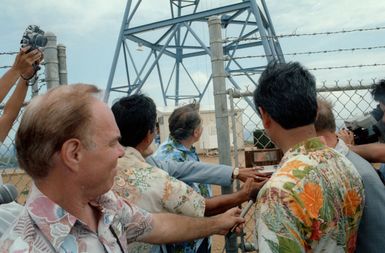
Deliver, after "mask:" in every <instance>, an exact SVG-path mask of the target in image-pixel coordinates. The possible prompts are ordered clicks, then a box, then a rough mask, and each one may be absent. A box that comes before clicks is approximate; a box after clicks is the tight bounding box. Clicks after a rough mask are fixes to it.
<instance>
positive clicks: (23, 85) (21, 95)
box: [0, 79, 28, 141]
mask: <svg viewBox="0 0 385 253" xmlns="http://www.w3.org/2000/svg"><path fill="white" fill-rule="evenodd" d="M27 90H28V86H27V81H25V80H23V79H19V82H18V84H17V86H16V88H15V91H14V92H13V94H12V96H11V97H10V98H9V100H8V101H7V103H6V104H5V106H4V110H3V115H2V116H1V117H0V141H4V139H5V138H6V137H7V135H8V132H9V130H10V129H11V128H12V125H13V122H14V121H15V120H16V118H17V115H18V114H19V111H20V109H21V107H22V105H23V102H24V99H25V96H26V94H27Z"/></svg>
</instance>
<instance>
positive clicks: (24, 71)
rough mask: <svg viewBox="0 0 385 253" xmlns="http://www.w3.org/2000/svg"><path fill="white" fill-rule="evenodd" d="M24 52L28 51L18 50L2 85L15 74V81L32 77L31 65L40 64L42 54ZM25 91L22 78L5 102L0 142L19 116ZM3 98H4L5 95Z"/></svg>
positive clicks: (37, 51) (36, 51) (24, 49)
mask: <svg viewBox="0 0 385 253" xmlns="http://www.w3.org/2000/svg"><path fill="white" fill-rule="evenodd" d="M26 50H28V48H22V49H21V50H20V53H19V54H18V55H17V56H16V60H15V63H14V65H13V67H12V69H11V70H10V71H8V72H7V73H9V72H10V74H9V75H7V73H6V75H5V77H6V78H5V82H4V85H7V84H9V83H6V81H10V80H14V77H12V76H13V75H15V73H17V78H16V80H17V79H18V78H19V77H20V76H21V75H22V76H27V77H30V76H33V75H34V71H35V70H34V69H33V67H32V64H33V63H36V64H38V63H40V61H41V59H42V53H41V52H40V51H39V50H33V51H31V52H29V53H28V54H25V51H26ZM3 77H4V76H3ZM12 78H13V79H12ZM16 80H15V81H16ZM2 81H3V78H2ZM2 84H3V83H2ZM12 85H13V83H12V84H10V85H9V89H10V87H12ZM7 87H8V86H7ZM9 89H8V91H9ZM27 90H28V81H26V80H24V79H23V78H19V81H18V83H17V86H16V88H15V91H14V92H13V94H12V96H11V97H10V98H9V99H8V101H7V102H6V104H5V106H4V110H3V114H2V115H1V117H0V142H3V141H4V139H5V138H6V137H7V135H8V132H9V130H10V129H11V128H12V125H13V122H14V121H15V119H16V118H17V115H18V114H19V111H20V109H21V107H22V105H23V102H24V99H25V96H26V94H27ZM8 91H7V93H8ZM4 96H6V94H5V95H4Z"/></svg>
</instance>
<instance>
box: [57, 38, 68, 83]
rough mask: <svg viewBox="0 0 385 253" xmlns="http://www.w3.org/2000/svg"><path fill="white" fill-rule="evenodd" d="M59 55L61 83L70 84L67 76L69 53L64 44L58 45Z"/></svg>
mask: <svg viewBox="0 0 385 253" xmlns="http://www.w3.org/2000/svg"><path fill="white" fill-rule="evenodd" d="M57 55H58V59H59V83H60V85H62V84H68V76H67V55H66V47H65V46H64V45H63V44H59V45H57Z"/></svg>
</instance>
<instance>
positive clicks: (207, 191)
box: [154, 136, 212, 253]
mask: <svg viewBox="0 0 385 253" xmlns="http://www.w3.org/2000/svg"><path fill="white" fill-rule="evenodd" d="M154 156H155V158H156V159H158V160H174V161H178V162H184V161H199V157H198V154H197V153H196V151H195V147H191V148H190V149H188V148H186V147H185V146H184V145H182V144H181V143H180V142H178V141H177V140H175V139H174V138H172V137H171V136H170V137H169V138H168V139H167V140H166V141H165V142H163V143H162V144H161V145H160V146H159V147H158V149H157V150H156V152H155V154H154ZM188 184H189V185H190V186H191V187H192V188H193V189H194V190H195V191H197V192H199V193H200V194H201V195H202V196H203V197H205V198H210V197H212V191H211V187H210V185H209V184H198V183H188ZM202 241H203V239H201V240H197V241H195V242H194V243H192V242H189V243H187V242H186V243H182V244H175V245H174V246H172V248H173V252H184V253H193V252H196V251H197V249H198V248H199V245H200V244H201V243H202ZM209 244H210V243H209Z"/></svg>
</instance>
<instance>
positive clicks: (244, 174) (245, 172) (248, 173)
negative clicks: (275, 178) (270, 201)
mask: <svg viewBox="0 0 385 253" xmlns="http://www.w3.org/2000/svg"><path fill="white" fill-rule="evenodd" d="M261 170H263V167H260V166H255V167H252V168H240V169H239V175H238V179H239V180H241V181H242V182H246V180H247V179H248V178H252V179H254V181H256V182H261V181H264V180H265V179H266V178H270V177H271V174H272V172H260V171H261Z"/></svg>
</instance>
